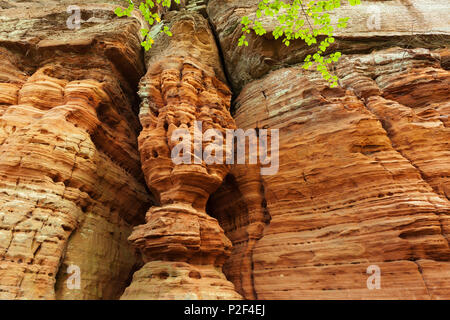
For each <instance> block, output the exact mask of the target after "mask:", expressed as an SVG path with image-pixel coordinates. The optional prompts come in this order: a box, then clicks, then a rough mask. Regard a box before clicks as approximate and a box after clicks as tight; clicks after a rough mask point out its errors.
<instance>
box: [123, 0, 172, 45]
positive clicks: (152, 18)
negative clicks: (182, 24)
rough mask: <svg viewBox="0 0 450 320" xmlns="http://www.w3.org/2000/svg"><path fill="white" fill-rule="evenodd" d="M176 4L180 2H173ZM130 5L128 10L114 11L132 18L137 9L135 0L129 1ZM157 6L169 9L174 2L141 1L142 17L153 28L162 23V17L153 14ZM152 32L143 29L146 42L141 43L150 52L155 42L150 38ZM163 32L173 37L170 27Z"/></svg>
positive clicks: (169, 0)
mask: <svg viewBox="0 0 450 320" xmlns="http://www.w3.org/2000/svg"><path fill="white" fill-rule="evenodd" d="M173 1H174V2H175V3H177V4H179V3H180V0H173ZM128 2H129V5H128V8H126V9H122V8H119V7H118V8H116V10H114V13H115V14H116V15H117V16H119V17H122V16H129V17H130V16H131V12H132V11H133V10H134V8H135V4H134V2H133V0H128ZM157 4H161V5H162V6H163V7H167V8H170V6H171V4H172V0H155V1H152V0H145V1H140V3H139V10H140V11H141V13H142V15H143V16H144V19H145V20H146V21H147V22H148V24H149V25H150V26H152V25H153V24H154V23H155V22H157V23H159V22H161V17H160V16H159V14H158V13H157V12H155V13H153V12H152V9H153V8H155V6H156V5H157ZM149 32H150V31H149V30H148V29H145V28H144V29H141V33H142V36H143V37H144V40H143V41H142V42H141V45H142V46H143V47H144V48H145V50H146V51H148V50H149V49H150V48H151V47H152V44H153V43H154V42H155V41H154V40H153V38H152V37H151V36H150V33H149ZM161 32H164V33H165V34H167V35H168V36H169V37H171V36H172V33H171V32H170V30H169V27H167V26H164V28H162V29H161Z"/></svg>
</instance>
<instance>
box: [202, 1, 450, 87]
mask: <svg viewBox="0 0 450 320" xmlns="http://www.w3.org/2000/svg"><path fill="white" fill-rule="evenodd" d="M258 3H259V1H258V0H247V1H245V2H244V1H240V0H210V1H209V2H208V14H209V18H210V19H211V22H212V24H213V26H214V28H215V30H216V33H217V36H218V40H219V41H220V45H221V47H222V51H223V54H224V59H225V64H226V68H227V69H228V71H229V75H230V81H231V85H232V87H233V89H234V91H235V92H236V93H238V92H239V91H240V90H241V89H242V88H243V86H245V85H246V84H247V83H249V82H251V81H252V80H254V79H258V78H260V77H262V76H264V75H265V74H267V73H268V72H269V71H271V70H274V69H279V68H282V67H289V66H291V65H294V64H298V63H301V62H303V59H304V58H305V57H306V55H308V54H311V53H312V52H315V51H311V50H315V49H312V48H309V47H307V46H306V45H305V43H304V42H302V41H295V42H293V43H292V44H291V45H290V46H289V47H286V46H285V45H284V44H283V43H282V42H281V41H280V40H274V38H273V36H272V31H273V30H274V29H275V27H276V25H277V24H276V23H275V21H274V20H275V18H271V17H265V16H264V17H263V18H262V19H261V22H262V25H263V26H264V28H265V29H266V30H267V32H268V33H267V34H266V35H264V36H256V35H255V34H254V33H251V34H249V36H248V42H249V46H248V47H238V46H237V45H236V43H237V42H238V39H239V37H240V36H241V34H242V32H241V29H242V26H241V24H240V21H241V19H242V17H243V16H249V17H250V18H254V17H255V15H256V8H257V5H258ZM447 11H448V1H447V0H392V1H384V0H376V1H362V2H361V5H358V6H350V5H349V4H348V2H347V1H345V2H344V1H342V7H341V8H339V9H337V10H336V14H333V17H332V19H333V20H332V21H335V20H337V18H338V17H349V18H350V20H349V21H350V23H349V27H348V28H346V29H338V30H336V36H335V38H336V41H335V42H334V43H333V45H332V46H330V48H329V50H330V52H334V51H336V50H339V51H341V52H342V53H346V54H347V53H359V52H361V53H367V52H370V51H372V50H375V49H382V48H389V47H392V46H399V45H400V46H405V47H422V46H426V47H440V46H442V45H445V44H448V43H449V42H450V25H449V23H448V17H447V16H448V15H447V13H446V12H447Z"/></svg>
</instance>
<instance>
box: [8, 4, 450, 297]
mask: <svg viewBox="0 0 450 320" xmlns="http://www.w3.org/2000/svg"><path fill="white" fill-rule="evenodd" d="M107 3H108V4H107ZM257 3H258V1H257V0H249V1H246V2H243V1H236V0H210V1H203V0H184V1H181V4H180V5H176V6H174V7H173V8H172V9H171V10H167V9H161V8H160V9H161V10H160V12H161V13H162V14H163V15H164V24H165V25H167V26H169V27H170V29H171V31H172V33H173V35H174V36H173V37H172V38H169V37H167V36H165V35H163V34H157V32H158V31H159V30H160V28H161V26H162V25H158V26H156V27H155V29H153V30H152V31H151V32H152V34H153V36H154V37H155V43H154V45H153V48H152V50H150V51H149V52H148V54H147V56H146V59H144V56H143V55H142V49H141V48H140V45H139V42H140V40H141V39H140V35H139V29H140V28H141V26H142V25H143V22H142V18H140V17H139V15H136V17H134V18H126V17H123V18H121V19H118V18H116V17H115V16H114V13H113V12H112V11H113V9H114V8H115V6H116V5H117V4H121V5H125V6H126V5H127V1H101V0H98V1H96V0H92V1H84V2H83V4H79V5H80V6H81V8H82V11H81V22H82V25H81V29H79V30H77V29H69V27H68V25H67V19H68V18H69V16H70V13H68V12H67V11H66V10H67V7H68V6H69V5H76V3H73V1H69V0H61V1H56V0H50V1H44V0H35V1H20V2H16V1H0V8H1V10H0V298H2V299H23V298H44V299H53V298H57V299H102V298H103V299H104V298H111V299H113V298H119V297H121V298H122V299H239V298H242V297H244V298H246V299H449V298H450V247H449V234H450V224H449V223H450V220H449V216H450V202H449V195H450V189H449V185H450V181H449V179H450V145H449V144H450V142H449V141H450V139H449V138H450V131H449V130H450V129H449V116H450V114H449V113H450V104H449V87H450V74H449V66H450V62H449V61H450V51H449V49H448V43H449V39H450V38H449V33H450V25H449V24H448V14H447V12H448V1H446V0H392V1H363V4H362V5H361V6H358V7H349V6H347V5H346V6H343V7H342V8H341V9H340V10H339V12H338V16H348V17H350V21H351V23H350V24H349V28H348V29H345V30H343V31H339V33H338V34H337V35H336V41H335V43H334V45H333V46H332V47H330V51H334V50H340V51H341V52H343V57H342V59H341V60H340V62H339V63H338V64H336V65H335V66H333V70H332V71H333V72H334V73H335V74H337V75H338V76H339V78H340V87H339V88H334V89H331V88H329V87H328V86H327V85H326V83H325V82H324V81H323V80H322V79H321V77H320V75H318V74H316V73H314V72H310V71H305V70H303V69H302V68H301V62H302V60H303V58H304V57H305V56H306V55H307V54H309V53H311V51H310V50H311V49H310V48H308V47H305V45H304V44H303V43H302V42H301V41H299V42H295V43H291V46H289V47H285V46H284V45H283V44H282V43H281V41H280V40H274V39H273V38H272V37H271V36H270V35H269V34H270V32H271V31H272V30H273V29H274V27H275V23H274V21H273V20H272V19H266V18H265V19H264V21H263V24H264V26H265V27H266V29H267V30H268V31H269V34H267V35H265V36H264V37H257V36H256V35H249V46H248V47H238V46H237V41H238V39H239V37H240V35H241V26H240V24H239V22H240V20H241V18H242V17H243V16H245V15H250V16H251V15H252V14H254V12H255V9H256V6H257ZM43 8H45V10H44V9H43ZM377 12H378V13H380V16H379V17H378V18H377V17H375V16H374V14H375V15H376V14H377ZM377 19H379V21H377ZM377 22H379V26H377ZM214 38H216V39H214ZM217 44H218V45H219V46H217ZM144 61H145V62H144ZM222 63H223V65H222ZM141 78H142V79H141ZM139 81H140V85H139V96H140V99H139V97H138V95H137V90H138V83H139ZM230 88H231V89H232V90H230ZM232 99H233V100H232ZM231 100H232V101H231ZM230 101H231V102H232V105H233V109H234V114H233V116H234V119H233V117H232V116H231V115H230V112H229V109H230ZM139 104H140V106H139ZM138 114H139V118H138ZM139 120H140V122H139ZM196 121H201V122H202V129H201V131H202V132H203V133H204V132H205V131H206V130H208V129H211V128H214V129H216V130H218V131H219V132H221V133H224V132H225V130H226V129H233V128H236V127H237V128H242V129H253V128H257V129H263V128H264V129H266V128H267V129H269V130H270V129H279V130H280V141H279V146H280V150H279V159H280V167H279V171H278V172H277V173H276V174H274V175H265V176H263V175H261V171H260V169H261V167H260V165H234V166H231V167H230V166H228V165H217V164H206V162H205V161H200V162H199V163H192V164H175V163H174V162H173V161H172V159H171V152H172V151H173V150H174V148H175V146H176V144H177V143H178V141H176V140H175V141H173V140H172V134H173V133H174V132H175V130H177V129H186V130H187V132H188V133H189V134H190V135H191V134H193V132H194V130H195V123H196ZM208 145H209V143H203V144H202V146H203V149H204V148H205V147H206V146H208ZM189 150H190V153H191V154H190V155H192V156H193V158H191V159H192V161H194V159H196V158H195V156H194V153H195V152H194V150H193V149H191V147H189ZM226 151H227V150H224V153H226ZM247 160H248V159H247ZM145 212H147V214H145ZM132 230H133V231H132ZM69 266H70V267H73V266H78V267H79V269H80V271H81V274H80V275H81V282H80V284H81V288H80V289H79V290H73V289H70V288H69V287H68V286H67V280H68V279H69V276H70V275H69V274H67V273H66V272H67V270H68V268H69ZM370 266H372V267H373V266H376V267H377V268H379V270H380V271H381V289H379V290H377V289H375V290H369V288H368V286H367V279H368V277H369V276H370V274H367V270H368V267H370ZM222 267H223V268H222ZM71 270H73V269H71ZM135 270H138V271H136V272H134V271H135ZM133 273H134V274H133ZM132 274H133V276H132ZM131 276H132V277H131ZM125 287H127V288H126V290H125ZM124 290H125V291H124Z"/></svg>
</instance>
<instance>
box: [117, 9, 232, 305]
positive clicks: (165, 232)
mask: <svg viewBox="0 0 450 320" xmlns="http://www.w3.org/2000/svg"><path fill="white" fill-rule="evenodd" d="M166 19H167V20H168V21H170V28H171V32H172V33H173V34H174V37H172V38H168V37H167V36H165V35H160V36H159V37H158V38H157V39H156V46H155V47H153V48H152V50H151V51H150V53H149V56H150V59H149V62H148V71H147V74H146V76H145V77H144V78H143V79H142V80H141V85H140V94H141V97H142V98H143V102H142V105H141V111H140V120H141V123H142V126H143V131H142V132H141V134H140V136H139V150H140V152H141V161H142V168H143V171H144V175H145V178H146V181H147V184H148V186H149V188H150V190H151V191H152V193H153V194H154V195H155V197H156V198H157V201H158V205H157V206H154V207H152V208H151V209H150V210H149V211H148V213H147V216H146V222H147V223H146V224H144V225H141V226H139V227H137V228H136V229H135V230H134V231H133V233H132V235H131V236H130V238H129V239H130V241H131V242H132V243H133V245H134V246H135V247H137V248H138V249H139V251H140V252H141V253H142V255H143V258H144V262H146V264H145V266H144V267H143V268H142V269H141V270H139V271H138V272H137V273H135V275H134V277H133V282H132V283H131V285H130V287H129V288H127V289H126V291H125V293H124V295H123V296H122V299H187V298H194V299H237V298H240V296H239V295H238V294H237V293H236V292H235V291H234V286H233V284H232V283H230V282H228V281H227V280H226V278H225V276H224V275H223V273H222V271H221V268H222V265H223V263H224V262H225V260H226V258H227V257H228V256H229V255H230V251H231V242H230V240H228V239H227V238H226V236H225V234H224V232H223V230H222V228H221V227H220V226H219V224H218V222H217V220H216V219H214V218H211V217H210V216H208V215H207V214H206V212H205V207H206V202H207V200H208V198H209V195H210V194H211V193H213V192H214V191H215V190H216V189H217V188H218V187H219V186H220V184H221V183H222V180H223V178H224V177H225V175H226V174H227V173H228V170H229V166H228V165H226V164H214V163H213V164H207V163H206V162H205V161H204V159H203V160H202V159H199V158H198V154H194V144H193V142H194V139H195V136H194V130H196V129H195V127H196V123H197V122H200V123H201V128H200V126H199V127H198V128H199V129H198V130H199V132H203V133H204V132H205V131H206V130H208V129H215V130H217V132H220V133H222V134H223V135H225V130H226V129H227V128H234V120H233V118H232V117H231V115H230V113H229V108H230V100H231V92H230V90H229V89H228V87H227V86H226V84H225V83H224V82H223V81H225V79H224V75H223V71H222V68H221V65H220V60H219V55H218V50H217V47H216V45H215V42H214V37H213V35H212V32H211V30H210V28H209V26H208V23H207V21H206V20H205V19H204V18H203V17H202V16H200V15H198V14H194V13H189V12H187V13H172V14H170V15H167V18H166ZM186 34H189V35H190V36H189V37H188V38H186V37H185V35H186ZM180 129H184V130H186V133H187V134H188V135H189V136H190V137H192V138H191V141H192V144H189V143H188V144H187V150H188V156H189V157H190V158H191V161H192V164H184V163H180V164H175V163H174V162H173V159H172V151H173V150H174V148H175V147H176V145H177V144H178V143H179V141H178V140H174V139H173V137H174V132H175V130H180ZM201 144H202V142H201ZM203 144H204V145H203V147H206V146H207V143H203ZM202 150H204V149H202ZM225 151H226V150H225Z"/></svg>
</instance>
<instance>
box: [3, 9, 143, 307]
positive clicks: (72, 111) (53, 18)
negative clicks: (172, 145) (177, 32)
mask: <svg viewBox="0 0 450 320" xmlns="http://www.w3.org/2000/svg"><path fill="white" fill-rule="evenodd" d="M21 5H23V4H21ZM61 9H63V10H61ZM10 10H15V8H14V7H13V8H11V9H10ZM111 10H112V7H108V6H106V7H99V8H97V9H96V11H95V13H97V17H101V18H97V19H99V21H97V22H96V23H94V22H92V23H91V24H90V26H89V27H87V26H85V28H84V29H82V30H80V31H79V32H77V31H74V30H69V29H64V28H63V27H61V25H65V21H66V19H67V16H68V14H67V13H66V12H65V7H64V8H59V11H58V10H57V9H55V11H52V10H50V12H48V11H42V10H41V11H38V10H34V11H31V12H29V14H31V17H28V19H25V18H23V19H22V20H20V22H17V20H15V19H13V17H15V16H14V15H13V13H11V12H10V15H9V16H8V17H9V18H10V20H5V21H3V22H2V23H1V26H0V36H1V40H0V57H1V59H0V88H1V89H0V90H1V91H0V110H1V111H0V256H1V258H0V259H1V260H0V297H1V298H2V299H20V298H27V299H30V298H32V299H41V298H43V299H53V298H59V299H74V298H76V299H102V298H103V299H112V298H118V297H119V296H120V294H121V293H122V291H123V290H124V288H125V286H126V285H127V281H129V280H128V278H129V276H130V273H131V272H132V270H133V268H134V266H135V265H136V264H137V263H138V262H139V259H138V258H137V257H136V256H135V254H134V252H133V250H132V249H131V247H130V246H129V244H128V242H127V237H128V235H129V234H130V232H131V227H132V226H133V225H136V224H138V223H140V222H141V221H142V215H143V213H144V212H145V210H147V208H148V207H149V205H150V202H151V200H150V199H151V198H150V196H149V195H148V193H147V192H146V190H145V184H144V179H143V176H142V173H141V170H140V162H139V154H138V152H137V133H138V130H139V124H138V119H137V117H136V115H135V111H134V110H133V108H134V107H136V106H137V99H136V98H137V97H136V95H135V93H134V92H135V90H136V89H135V87H136V84H137V80H138V79H139V75H140V74H142V73H143V69H144V68H143V64H142V62H141V60H140V59H139V58H140V46H139V39H138V38H137V36H136V34H137V32H138V29H139V23H138V22H137V21H134V22H131V23H130V21H126V20H115V21H113V22H111V19H112V14H111ZM14 12H16V11H14ZM17 12H19V11H17ZM92 12H93V11H85V12H84V14H87V15H88V14H89V13H91V14H92ZM2 18H5V16H4V15H3V13H2ZM125 70H128V71H127V73H124V71H125ZM69 266H70V268H69ZM68 268H69V270H68ZM67 271H69V272H71V273H73V272H75V273H74V274H67V273H66V272H67ZM78 271H79V272H80V273H79V276H80V282H79V283H80V288H77V287H76V284H77V282H76V281H75V280H74V282H73V284H74V285H75V287H70V286H68V285H67V283H66V279H67V278H68V277H69V276H77V275H78ZM71 289H73V290H71Z"/></svg>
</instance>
